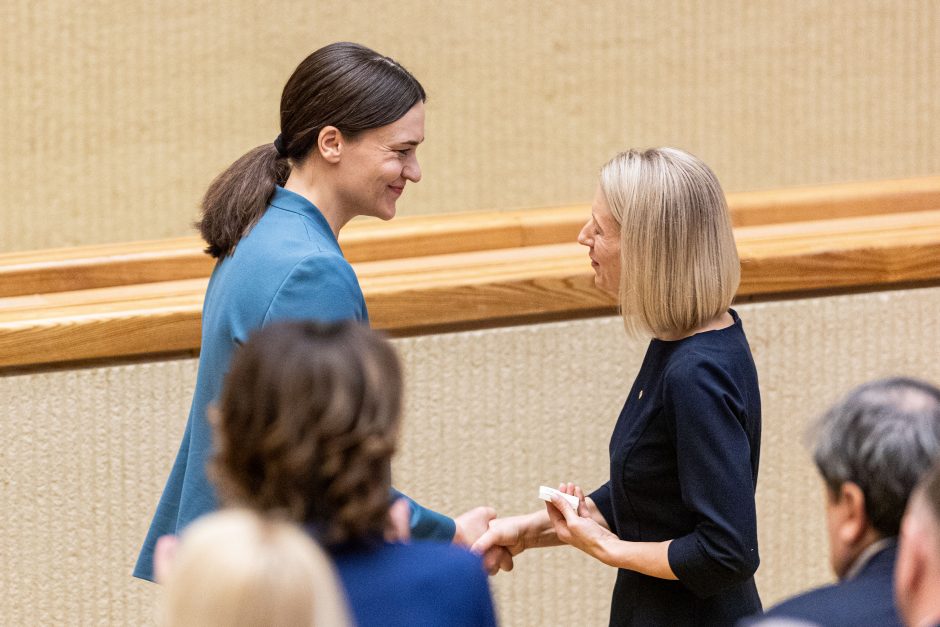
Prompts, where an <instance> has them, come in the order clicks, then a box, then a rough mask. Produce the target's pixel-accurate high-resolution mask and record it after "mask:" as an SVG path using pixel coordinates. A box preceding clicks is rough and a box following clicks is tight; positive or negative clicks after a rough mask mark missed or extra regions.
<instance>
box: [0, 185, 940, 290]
mask: <svg viewBox="0 0 940 627" xmlns="http://www.w3.org/2000/svg"><path fill="white" fill-rule="evenodd" d="M728 204H729V206H730V208H731V214H732V219H733V221H734V223H735V226H755V225H769V224H777V223H783V222H794V221H805V220H819V219H826V218H847V217H858V216H866V215H884V214H890V213H908V212H915V211H927V210H934V209H940V177H924V178H915V179H902V180H892V181H871V182H861V183H849V184H840V185H825V186H818V187H806V188H793V189H785V190H773V191H766V192H741V193H733V194H729V195H728ZM588 213H589V208H588V206H587V205H573V206H568V207H556V208H550V209H524V210H517V211H487V212H475V213H464V214H445V215H437V216H411V217H401V218H398V219H396V220H394V221H392V222H390V223H380V222H376V221H354V222H353V223H351V224H350V225H348V226H347V227H346V228H345V229H344V230H343V233H342V236H341V243H342V246H343V250H344V252H345V254H346V257H347V258H348V259H349V260H350V261H351V262H353V263H357V262H369V261H381V260H387V259H397V258H402V257H417V256H434V255H442V254H450V253H463V252H474V251H484V250H495V249H508V248H517V247H527V246H541V245H546V244H560V243H565V242H572V241H574V239H575V237H576V236H577V233H578V230H579V229H580V228H581V225H582V224H583V223H584V221H585V220H586V218H587V216H588ZM203 247H204V246H203V242H202V241H201V240H200V239H199V238H197V237H182V238H175V239H167V240H152V241H144V242H128V243H121V244H113V245H100V246H86V247H80V248H67V249H56V250H44V251H30V252H24V253H8V254H3V255H0V297H9V296H20V295H28V294H45V293H49V292H58V291H75V290H87V289H96V288H104V287H111V286H118V285H134V284H140V283H152V282H158V281H177V280H183V279H193V278H201V277H206V276H208V275H209V273H210V272H211V271H212V265H213V263H212V260H211V259H210V258H209V257H208V256H206V255H205V254H203V252H202V248H203Z"/></svg>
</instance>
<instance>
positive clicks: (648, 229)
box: [600, 148, 741, 337]
mask: <svg viewBox="0 0 940 627" xmlns="http://www.w3.org/2000/svg"><path fill="white" fill-rule="evenodd" d="M600 185H601V190H602V192H603V194H604V197H605V199H606V200H607V204H608V206H609V207H610V211H611V213H612V214H613V216H614V219H615V220H616V221H617V222H618V223H619V224H620V260H621V272H620V307H621V313H622V315H623V319H624V326H625V327H626V329H627V331H628V332H630V333H632V334H634V335H639V334H640V333H642V332H646V333H649V334H650V335H652V336H654V337H658V336H664V335H671V334H687V333H690V332H692V331H694V330H695V329H697V328H699V327H701V326H703V325H704V324H706V323H707V322H709V321H710V320H713V319H714V318H716V317H718V316H720V315H721V314H723V313H724V312H725V311H727V309H728V307H730V305H731V301H732V299H733V298H734V294H735V292H736V291H737V289H738V284H739V282H740V279H741V267H740V262H739V260H738V252H737V248H736V246H735V243H734V236H733V234H732V231H731V217H730V215H729V213H728V205H727V202H726V201H725V195H724V193H723V192H722V190H721V185H720V184H719V183H718V179H717V178H716V177H715V174H714V173H713V172H712V171H711V170H710V169H709V167H708V166H707V165H705V164H704V163H702V162H701V161H700V160H699V159H698V158H696V157H694V156H692V155H690V154H689V153H687V152H684V151H682V150H677V149H675V148H652V149H649V150H646V151H639V150H628V151H627V152H622V153H620V154H619V155H617V156H616V157H614V158H613V159H611V160H610V161H609V162H608V163H607V164H606V165H605V166H604V167H603V169H602V170H601V180H600Z"/></svg>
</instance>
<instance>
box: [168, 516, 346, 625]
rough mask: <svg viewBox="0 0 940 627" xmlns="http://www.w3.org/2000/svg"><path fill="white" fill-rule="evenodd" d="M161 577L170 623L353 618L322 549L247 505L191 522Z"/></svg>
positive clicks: (323, 622) (280, 622) (309, 621)
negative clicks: (248, 508) (163, 578)
mask: <svg viewBox="0 0 940 627" xmlns="http://www.w3.org/2000/svg"><path fill="white" fill-rule="evenodd" d="M163 583H164V591H163V594H164V598H163V605H162V612H161V613H162V616H161V618H162V621H161V622H162V623H163V625H164V626H165V627H264V626H271V627H312V626H317V627H319V626H322V627H333V626H334V625H336V626H339V627H343V626H345V625H349V624H350V621H349V619H348V612H347V610H346V601H345V598H344V596H343V593H342V591H341V589H340V586H339V584H338V581H337V578H336V575H335V574H334V571H333V567H332V565H331V563H330V561H329V560H328V559H327V557H326V556H325V555H324V553H323V551H322V550H320V549H319V548H318V547H317V546H316V544H315V543H314V542H313V540H311V539H310V537H309V536H307V534H305V533H304V532H303V531H302V530H300V529H299V528H297V527H296V526H295V525H293V524H290V523H288V522H284V521H278V520H275V519H270V518H265V517H262V516H260V515H258V514H257V513H254V512H250V511H247V510H223V511H221V512H216V513H214V514H210V515H208V516H205V517H203V518H201V519H199V520H197V521H196V522H195V523H193V524H192V525H190V526H189V527H188V528H187V529H186V531H185V532H184V533H183V536H182V538H181V541H180V544H179V547H178V548H177V550H176V552H175V556H174V557H173V560H172V563H171V564H170V565H169V567H168V570H167V575H166V580H165V581H164V582H163Z"/></svg>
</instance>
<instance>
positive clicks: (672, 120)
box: [0, 0, 940, 251]
mask: <svg viewBox="0 0 940 627" xmlns="http://www.w3.org/2000/svg"><path fill="white" fill-rule="evenodd" d="M938 30H940V3H938V2H936V1H935V0H904V1H903V2H896V1H895V0H869V1H865V2H859V1H857V0H797V1H793V0H768V1H764V2H752V1H750V0H714V1H711V2H686V1H685V0H665V1H662V2H655V3H652V2H643V1H640V0H631V1H627V2H624V1H621V0H602V1H596V2H594V1H592V2H576V3H570V2H569V3H564V2H536V3H533V2H526V1H523V0H510V1H508V2H507V1H500V2H496V1H494V0H483V1H480V2H459V3H458V2H445V3H428V2H422V1H420V0H401V1H400V2H394V3H389V2H379V1H377V0H364V1H361V2H332V3H331V2H289V1H286V0H275V1H273V2H264V3H257V2H249V1H247V0H234V1H232V2H226V3H192V2H186V1H185V0H156V1H154V2H126V1H121V0H102V1H100V2H65V1H63V0H35V1H31V2H4V3H3V4H2V6H0V32H2V33H3V36H2V37H0V136H2V138H3V139H2V141H0V251H9V250H23V249H30V248H46V247H53V246H64V245H76V244H85V243H99V242H111V241H124V240H134V239H150V238H158V237H168V236H176V235H183V234H187V233H190V230H189V224H190V223H191V221H192V219H193V218H194V217H195V215H196V206H197V203H198V201H199V198H200V196H201V194H202V192H203V191H204V190H205V187H206V185H207V184H208V182H209V181H210V180H211V178H212V177H213V176H214V175H215V174H216V173H217V172H219V171H220V170H221V169H222V168H223V167H224V166H226V165H227V164H229V163H230V162H231V161H233V160H234V159H235V158H237V157H238V156H240V155H241V154H242V153H244V152H245V151H246V150H247V149H248V148H250V147H252V146H255V145H257V144H260V143H264V142H270V141H272V140H273V138H274V136H275V135H276V134H277V123H278V115H277V106H278V105H277V103H278V99H279V97H280V90H281V88H282V87H283V84H284V82H285V81H286V79H287V76H288V75H289V74H290V72H291V71H292V70H293V68H294V67H295V66H296V64H297V63H298V62H299V61H300V60H301V59H302V58H303V57H304V56H305V55H306V54H308V53H309V52H311V51H312V50H313V49H315V48H317V47H319V46H321V45H323V44H325V43H328V42H330V41H333V40H338V39H351V40H355V41H361V42H363V43H365V44H367V45H370V46H373V47H375V48H376V49H378V50H380V51H382V52H385V53H386V54H390V55H392V56H394V57H396V58H398V59H399V60H400V61H401V62H403V63H404V64H405V65H406V66H407V67H409V68H410V69H411V70H413V71H414V73H415V74H416V75H417V76H418V77H419V78H420V79H421V80H422V82H423V83H424V84H425V86H426V87H427V89H428V91H429V93H430V102H429V112H428V122H427V127H428V128H427V132H428V134H427V137H428V141H427V143H426V145H425V146H424V147H422V148H421V150H420V152H419V156H420V157H421V158H422V161H423V165H424V180H423V181H422V182H421V184H420V185H417V186H415V187H412V188H410V189H409V191H408V192H407V193H406V194H405V196H404V197H403V198H402V200H401V201H400V203H399V207H400V211H401V212H402V213H403V214H418V213H431V212H442V211H460V210H473V209H490V208H507V207H520V206H546V205H559V204H565V203H569V202H580V201H588V200H589V199H590V197H591V193H592V188H593V185H594V177H595V173H596V172H597V170H598V168H599V167H600V165H601V164H602V163H603V162H604V161H605V160H606V159H608V158H609V157H610V156H612V154H614V153H615V152H616V151H618V150H621V149H624V148H626V147H629V146H647V145H662V144H673V145H678V146H681V147H684V148H687V149H690V150H692V151H693V152H696V153H698V154H699V155H700V156H701V157H702V158H704V159H705V161H706V162H708V163H710V164H711V165H713V167H714V168H715V170H716V171H717V173H718V175H719V177H720V178H721V179H722V181H723V182H724V183H725V186H726V188H727V189H729V190H744V189H764V188H773V187H779V186H789V185H801V184H813V183H823V182H831V181H846V180H856V179H878V178H889V177H899V176H913V175H924V174H936V173H938V172H940V97H938V95H940V38H938V37H937V36H936V33H937V32H938Z"/></svg>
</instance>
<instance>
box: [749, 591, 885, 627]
mask: <svg viewBox="0 0 940 627" xmlns="http://www.w3.org/2000/svg"><path fill="white" fill-rule="evenodd" d="M771 619H773V620H778V621H779V620H791V621H804V622H808V623H810V624H813V623H818V624H820V625H833V626H836V625H844V626H845V627H864V626H866V625H870V626H871V627H893V626H898V627H900V626H901V621H900V618H899V617H898V614H897V610H896V609H895V605H894V599H893V596H892V589H891V584H890V581H889V582H887V586H886V585H885V583H884V582H881V583H878V582H872V581H858V580H853V581H847V582H844V583H835V584H830V585H826V586H822V587H819V588H815V589H813V590H810V591H808V592H804V593H803V594H799V595H797V596H795V597H793V598H791V599H787V600H785V601H783V602H781V603H779V604H777V605H775V606H774V607H772V608H770V609H769V610H767V612H765V613H764V614H763V616H754V617H751V618H749V619H746V620H745V621H742V622H741V623H740V625H741V626H746V627H752V626H753V627H756V626H758V625H759V626H760V627H766V626H767V625H770V624H772V623H766V624H765V621H769V620H771Z"/></svg>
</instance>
